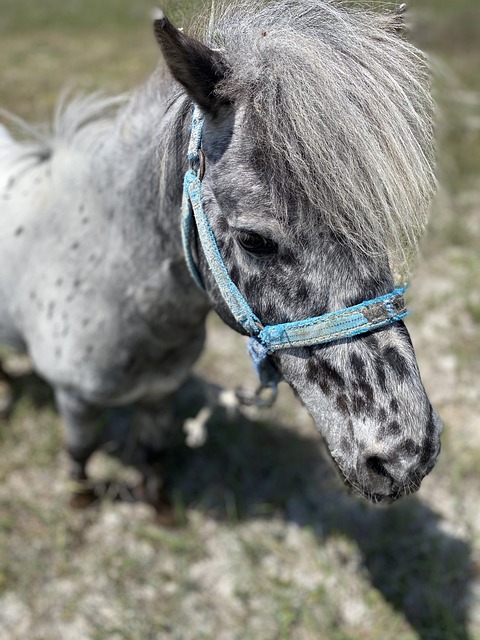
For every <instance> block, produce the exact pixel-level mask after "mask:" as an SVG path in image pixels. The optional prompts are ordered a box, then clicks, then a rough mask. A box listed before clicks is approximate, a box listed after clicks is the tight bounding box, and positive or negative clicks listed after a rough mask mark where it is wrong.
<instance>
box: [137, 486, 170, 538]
mask: <svg viewBox="0 0 480 640" xmlns="http://www.w3.org/2000/svg"><path fill="white" fill-rule="evenodd" d="M133 495H134V497H135V499H136V500H139V501H140V502H144V503H145V504H148V505H150V506H151V507H153V508H154V509H155V518H154V522H155V523H156V524H158V525H160V526H162V527H176V526H177V525H178V524H179V523H178V520H177V517H176V515H175V510H174V508H173V506H172V503H171V502H170V499H169V498H168V496H167V494H166V493H165V491H164V490H163V489H162V488H156V489H154V490H152V488H151V487H148V484H147V483H145V482H140V483H139V484H138V485H137V486H136V487H135V488H134V490H133Z"/></svg>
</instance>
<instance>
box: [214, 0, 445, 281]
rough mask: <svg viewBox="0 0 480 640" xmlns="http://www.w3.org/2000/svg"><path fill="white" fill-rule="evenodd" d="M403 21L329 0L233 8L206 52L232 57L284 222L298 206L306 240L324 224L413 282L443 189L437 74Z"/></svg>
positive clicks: (236, 97)
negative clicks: (438, 169)
mask: <svg viewBox="0 0 480 640" xmlns="http://www.w3.org/2000/svg"><path fill="white" fill-rule="evenodd" d="M396 19H397V18H396V16H395V14H394V13H393V12H391V13H390V14H385V13H379V12H376V11H370V10H368V9H365V8H356V9H354V8H352V7H350V6H347V5H346V4H344V3H342V4H340V3H337V2H332V1H330V0H327V1H326V0H323V1H322V0H281V1H280V2H273V3H272V2H270V3H267V4H265V3H255V2H251V1H249V2H248V3H247V2H240V3H239V2H233V3H231V4H228V5H226V6H224V7H222V8H221V9H217V11H216V12H215V15H214V16H213V17H212V18H211V20H210V22H209V25H208V28H207V34H206V42H207V44H209V45H210V46H212V47H214V48H217V49H220V50H221V51H222V52H223V55H224V56H225V59H226V62H227V64H228V67H229V69H230V73H229V75H228V77H227V78H226V80H225V81H224V82H223V84H222V86H221V87H220V88H219V91H221V92H222V94H223V95H224V96H226V97H227V98H229V99H230V100H232V101H233V102H236V103H237V104H238V105H242V107H243V108H244V109H245V114H246V115H245V117H246V126H245V129H246V131H249V132H250V133H249V134H250V135H251V136H253V137H254V139H255V143H256V145H255V146H256V148H257V149H258V152H259V156H260V160H261V161H262V163H263V165H264V166H265V167H269V168H270V177H271V180H270V184H271V188H272V199H273V202H274V209H275V210H276V211H277V212H278V214H279V215H289V210H291V206H292V200H293V199H295V200H296V201H297V202H298V204H299V209H300V210H304V211H309V215H308V216H305V217H304V219H302V220H301V224H302V228H303V230H304V231H305V230H307V231H308V228H309V227H311V231H312V233H313V232H315V230H318V224H319V216H320V219H321V222H322V224H325V225H327V227H328V228H330V230H331V231H332V232H333V233H335V234H336V235H337V236H338V237H339V238H342V239H343V241H344V242H345V243H346V244H348V245H350V246H352V247H354V248H356V249H358V250H359V251H360V252H362V253H364V254H367V255H375V254H380V253H384V251H385V250H387V252H388V255H389V258H390V262H391V264H392V267H394V269H395V271H396V272H399V273H400V274H401V275H402V276H403V275H404V274H405V273H406V272H407V271H408V266H409V262H410V259H411V257H412V256H413V254H414V253H415V249H416V246H417V242H418V239H419V237H420V235H421V233H422V231H423V230H424V227H425V224H426V220H427V214H428V208H429V205H430V201H431V199H432V196H433V193H434V190H435V178H434V169H433V165H434V160H433V156H434V153H433V125H432V113H433V105H432V102H431V98H430V92H429V79H428V70H427V67H426V64H425V60H424V57H423V56H422V54H421V53H420V52H419V51H418V50H417V49H416V48H415V47H414V46H412V45H411V44H409V43H407V42H406V41H405V40H404V39H403V38H402V37H401V36H399V35H398V34H397V33H396V30H395V26H396ZM312 211H316V212H318V215H312Z"/></svg>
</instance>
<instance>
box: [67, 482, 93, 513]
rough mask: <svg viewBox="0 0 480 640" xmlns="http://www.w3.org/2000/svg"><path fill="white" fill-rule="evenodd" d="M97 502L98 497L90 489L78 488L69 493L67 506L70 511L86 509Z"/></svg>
mask: <svg viewBox="0 0 480 640" xmlns="http://www.w3.org/2000/svg"><path fill="white" fill-rule="evenodd" d="M97 500H98V496H97V495H96V494H95V491H94V490H93V488H92V487H82V486H79V487H78V488H75V489H74V490H73V491H72V492H71V494H70V500H69V504H70V507H72V509H88V507H91V506H92V504H94V503H95V502H97Z"/></svg>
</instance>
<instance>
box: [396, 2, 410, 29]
mask: <svg viewBox="0 0 480 640" xmlns="http://www.w3.org/2000/svg"><path fill="white" fill-rule="evenodd" d="M406 12H407V3H406V2H402V4H399V5H397V6H396V7H395V13H394V16H393V31H395V33H398V34H403V33H404V32H405V31H406V30H407V26H406V24H405V14H406Z"/></svg>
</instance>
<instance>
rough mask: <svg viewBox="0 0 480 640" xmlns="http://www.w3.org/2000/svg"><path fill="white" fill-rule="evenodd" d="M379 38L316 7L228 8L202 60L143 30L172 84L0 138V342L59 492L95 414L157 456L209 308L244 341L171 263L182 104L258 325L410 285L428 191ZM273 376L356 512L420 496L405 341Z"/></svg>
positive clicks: (426, 458) (198, 47)
mask: <svg viewBox="0 0 480 640" xmlns="http://www.w3.org/2000/svg"><path fill="white" fill-rule="evenodd" d="M398 31H399V23H398V16H396V15H387V14H383V13H371V12H369V11H365V10H364V9H353V8H348V7H346V6H344V5H342V4H338V5H337V4H335V3H332V2H327V1H322V0H281V1H280V2H276V3H273V4H272V3H269V4H268V5H266V6H265V5H263V4H261V3H258V4H256V3H254V2H249V3H241V2H234V3H233V4H231V5H228V6H227V7H222V8H220V10H219V15H216V16H213V18H211V20H210V21H209V25H208V27H207V28H206V30H205V33H204V35H203V40H204V42H205V43H206V44H202V43H201V42H200V40H199V39H193V38H192V37H189V36H186V35H184V34H183V33H182V32H180V31H178V30H176V29H175V28H174V27H173V26H172V25H171V24H170V23H169V22H168V20H167V19H166V18H165V17H164V16H163V15H161V14H159V16H158V19H157V20H156V22H155V32H156V36H157V39H158V42H159V45H160V47H161V50H162V52H163V55H164V58H165V60H166V63H167V66H168V69H169V71H170V73H167V72H165V71H163V70H162V67H160V69H159V71H158V72H157V73H155V74H154V75H153V76H152V78H151V79H150V80H149V82H148V83H147V84H146V85H145V86H144V87H141V88H140V89H139V90H138V91H137V92H135V93H134V94H133V96H132V97H131V98H130V99H129V100H128V101H127V103H126V104H123V103H122V100H121V99H118V100H105V99H101V98H99V97H98V96H93V97H91V98H87V99H83V100H76V101H73V102H71V104H70V105H69V106H67V107H66V108H63V109H60V110H59V113H58V114H57V118H56V122H55V126H54V132H53V134H52V136H50V137H41V136H38V135H37V140H36V141H33V142H31V143H19V142H16V141H14V140H13V139H12V138H11V137H10V135H9V134H8V133H7V132H6V130H4V129H1V130H0V134H1V135H0V170H1V172H0V256H1V259H2V269H1V271H0V309H1V315H0V341H1V342H3V343H7V344H10V345H12V346H14V347H17V348H20V349H25V350H27V351H28V352H29V354H30V356H31V358H32V360H33V362H34V365H35V368H36V370H37V371H38V372H39V374H40V375H41V376H43V377H44V378H45V379H46V380H47V381H48V382H49V383H50V384H51V385H52V386H53V388H54V390H55V395H56V399H57V403H58V407H59V410H60V412H61V413H62V415H63V417H64V419H65V422H66V425H67V445H68V449H69V452H70V454H71V456H72V460H73V462H74V464H73V473H74V475H75V477H79V478H83V477H85V464H86V462H87V460H88V457H89V456H90V454H91V453H92V451H93V450H94V448H95V446H96V444H97V441H98V429H97V417H98V413H99V411H100V410H101V409H103V408H105V407H109V406H115V405H119V404H126V403H135V405H136V407H137V409H138V410H139V411H143V412H144V415H145V416H147V418H146V421H147V423H148V424H149V425H150V428H146V431H145V432H146V434H147V435H146V436H145V439H146V441H148V442H146V444H148V446H149V447H150V448H151V449H153V450H154V451H157V450H159V449H161V447H162V446H163V444H164V442H163V435H164V433H165V432H166V431H167V430H168V427H169V425H170V423H171V412H172V402H173V396H174V394H175V392H176V390H177V389H178V388H179V387H180V385H181V384H182V383H183V382H184V380H185V379H186V377H187V376H188V373H189V371H190V369H191V366H192V365H193V363H194V362H195V360H196V359H197V357H198V355H199V354H200V352H201V349H202V345H203V340H204V321H205V317H206V314H207V312H208V310H209V309H210V308H211V307H213V308H214V309H215V310H216V311H217V312H218V313H219V315H220V316H221V317H222V318H223V320H224V321H225V322H226V323H227V324H229V325H230V326H231V327H232V328H233V329H235V330H237V331H240V332H241V328H240V327H239V326H238V325H237V324H236V323H235V321H234V320H233V318H232V317H231V315H230V312H229V310H228V309H227V308H226V306H225V304H224V302H223V300H222V298H221V295H220V293H219V291H218V289H217V287H216V285H215V283H214V281H213V278H212V276H211V274H210V273H209V270H208V267H207V266H206V263H205V259H204V256H203V254H202V251H201V248H200V247H199V246H198V245H197V243H196V239H195V238H194V240H193V245H194V246H193V251H194V255H195V259H196V261H197V264H198V268H199V271H200V273H201V275H202V278H203V281H204V283H205V287H206V293H202V292H201V291H200V290H199V289H198V288H197V287H196V286H195V284H194V282H193V281H192V279H191V277H190V275H189V273H188V271H187V267H186V263H185V259H184V255H183V252H182V246H181V240H180V201H181V188H182V174H183V172H184V171H185V169H186V147H187V143H188V136H189V118H190V108H191V102H192V100H194V101H196V102H197V103H198V104H199V105H200V107H201V108H202V109H203V111H204V112H205V115H206V124H205V131H204V152H205V156H206V165H207V170H206V174H205V179H204V206H205V210H206V212H207V215H208V217H209V219H210V221H211V225H212V228H213V230H214V233H215V236H216V238H217V242H218V245H219V248H220V252H221V253H222V256H223V258H224V261H225V263H226V265H227V268H228V270H229V273H230V276H231V278H232V280H233V281H234V282H235V283H236V284H237V286H238V288H239V289H240V291H241V292H242V293H243V295H244V296H245V298H246V299H247V300H248V301H249V303H250V305H251V307H252V309H253V311H254V312H255V314H256V315H257V316H258V317H259V318H260V319H261V320H262V322H263V323H264V324H274V323H281V322H288V321H293V320H300V319H303V318H307V317H311V316H318V315H320V314H323V313H325V312H328V311H333V310H335V309H340V308H343V307H347V306H350V305H354V304H357V303H359V302H361V301H362V300H365V299H370V298H374V297H377V296H379V295H382V294H385V293H388V292H390V291H391V290H392V289H393V288H394V279H395V277H394V273H395V274H396V273H397V272H401V273H405V272H406V271H407V270H408V265H409V260H410V258H411V255H412V254H413V253H414V250H415V246H416V242H417V240H418V237H419V236H420V234H421V231H422V229H423V226H424V223H425V219H426V212H427V209H428V205H429V202H430V199H431V197H432V194H433V191H434V179H433V170H432V165H433V161H432V116H431V111H432V105H431V101H430V97H429V93H428V82H427V78H426V67H425V64H424V62H423V59H422V57H421V54H420V53H419V52H418V51H417V50H416V49H415V48H414V47H412V46H411V45H409V44H408V43H407V42H406V41H405V40H404V39H403V36H402V35H401V34H399V33H398ZM112 108H113V110H114V112H115V113H113V115H112V114H111V111H112ZM274 359H275V363H276V366H277V367H278V369H279V371H280V372H281V374H282V375H283V377H284V379H285V380H286V381H287V382H288V384H289V385H290V386H291V387H292V388H293V389H294V390H295V392H296V393H297V394H298V396H299V397H300V399H301V400H302V402H303V403H304V404H305V405H306V407H307V409H308V410H309V411H310V413H311V415H312V417H313V420H314V422H315V425H316V427H317V428H318V430H319V431H320V432H321V433H322V434H323V436H324V438H325V441H326V443H327V445H328V448H329V451H330V453H331V455H332V457H333V459H334V460H335V462H336V464H337V465H338V467H339V469H340V470H341V473H342V474H343V476H344V478H345V480H346V481H347V482H348V483H349V484H350V485H352V486H353V487H355V488H356V489H357V490H358V491H359V492H360V493H362V494H363V495H365V496H367V497H368V498H370V499H372V500H374V501H380V500H385V499H390V500H391V499H395V498H397V497H399V496H400V495H402V494H404V493H408V492H411V491H414V490H416V489H417V488H418V487H419V485H420V481H421V479H422V478H423V477H424V476H425V474H426V473H428V472H429V471H430V470H431V468H432V467H433V464H434V462H435V460H436V457H437V455H438V452H439V447H440V443H439V437H440V431H441V425H440V421H439V419H438V417H437V415H436V414H435V412H434V411H433V409H432V407H431V405H430V402H429V400H428V398H427V396H426V394H425V390H424V388H423V385H422V382H421V379H420V375H419V372H418V367H417V364H416V360H415V355H414V351H413V347H412V344H411V342H410V339H409V336H408V332H407V330H406V328H405V326H404V325H403V323H398V324H396V325H394V326H390V327H388V328H385V329H382V330H378V331H375V332H372V333H371V334H369V335H366V336H361V337H357V338H354V339H347V340H342V341H339V342H336V343H334V344H331V345H327V346H321V347H311V348H295V349H286V350H284V351H280V352H278V353H276V354H275V356H274Z"/></svg>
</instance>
